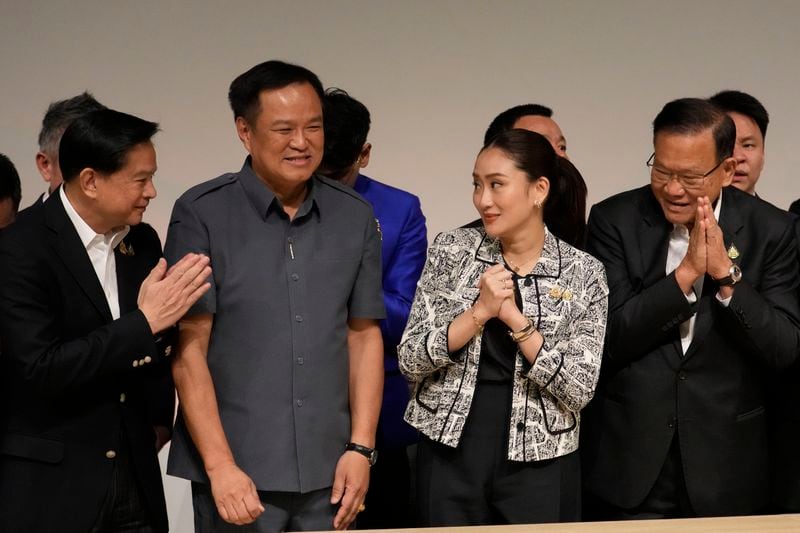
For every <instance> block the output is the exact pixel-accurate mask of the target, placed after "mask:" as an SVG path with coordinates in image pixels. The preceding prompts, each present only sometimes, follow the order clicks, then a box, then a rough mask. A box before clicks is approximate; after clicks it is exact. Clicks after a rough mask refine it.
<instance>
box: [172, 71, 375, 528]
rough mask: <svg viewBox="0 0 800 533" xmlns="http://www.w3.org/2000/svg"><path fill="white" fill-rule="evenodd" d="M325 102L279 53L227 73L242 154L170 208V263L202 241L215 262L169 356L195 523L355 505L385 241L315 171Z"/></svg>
mask: <svg viewBox="0 0 800 533" xmlns="http://www.w3.org/2000/svg"><path fill="white" fill-rule="evenodd" d="M322 95H323V90H322V85H321V83H320V81H319V79H318V78H317V77H316V76H315V75H314V74H313V73H312V72H310V71H308V70H307V69H305V68H303V67H300V66H296V65H290V64H286V63H282V62H280V61H267V62H265V63H262V64H259V65H256V66H255V67H253V68H252V69H250V70H249V71H247V72H245V73H244V74H242V75H240V76H239V77H238V78H236V79H235V80H234V81H233V83H232V84H231V88H230V93H229V99H230V103H231V107H232V108H233V112H234V117H235V120H236V128H237V131H238V134H239V138H240V139H241V141H242V143H243V144H244V147H245V148H246V149H247V151H248V152H249V154H250V155H249V157H248V158H247V160H246V161H245V163H244V166H243V167H242V169H241V170H240V171H239V172H237V173H231V174H225V175H222V176H220V177H218V178H216V179H213V180H211V181H208V182H206V183H203V184H200V185H198V186H196V187H193V188H192V189H190V190H189V191H187V192H186V193H185V194H184V195H183V196H182V197H181V198H180V199H178V201H177V202H176V204H175V208H174V211H173V214H172V220H171V222H170V228H169V233H168V236H167V244H166V249H165V252H166V255H167V258H168V259H169V260H172V259H173V258H177V257H180V256H182V255H183V254H185V253H186V251H188V250H194V251H200V250H203V251H204V253H206V254H207V255H208V256H209V257H210V258H211V263H212V265H213V267H214V271H215V275H214V278H213V280H212V281H211V290H209V291H208V293H207V294H206V296H205V297H204V298H203V299H202V300H201V301H200V302H198V304H197V305H196V306H195V307H194V308H193V309H192V310H191V311H190V312H189V313H188V314H187V316H186V318H185V319H184V320H182V321H181V333H180V346H181V349H180V350H179V353H178V354H177V355H176V358H175V362H174V365H173V376H174V378H175V385H176V387H177V389H178V395H179V398H180V401H181V409H180V414H179V418H178V421H177V425H176V428H175V436H174V440H173V445H172V449H171V453H170V460H169V468H168V472H169V473H170V474H173V475H176V476H180V477H183V478H186V479H190V480H192V481H193V484H192V491H193V501H194V507H195V529H196V530H197V531H228V530H231V531H239V528H237V527H234V525H242V524H250V523H252V524H253V525H252V526H251V527H252V528H254V529H248V531H251V530H252V531H259V532H260V531H277V530H319V529H331V528H334V527H335V528H337V529H344V528H346V527H347V526H349V524H350V523H351V522H352V521H353V519H354V518H355V516H356V514H357V513H358V511H359V510H360V508H362V507H363V506H362V504H363V501H364V496H365V494H366V490H367V486H368V483H369V467H370V465H371V464H372V463H373V462H374V455H373V454H372V453H371V452H372V448H374V442H375V428H376V425H377V419H378V413H379V410H380V403H381V393H382V386H383V347H382V342H381V332H380V328H379V325H378V320H380V319H381V318H383V317H384V307H383V299H382V294H381V266H380V256H381V249H380V236H379V233H378V227H377V224H376V222H375V218H374V215H373V213H372V208H371V207H370V206H369V204H368V203H367V202H366V201H364V200H363V199H362V198H361V197H360V196H358V195H357V194H356V193H354V192H352V191H351V190H350V189H349V188H347V187H344V186H342V185H340V184H338V183H336V182H333V181H330V180H327V179H325V178H320V177H317V176H315V175H313V172H314V171H315V169H316V168H317V166H318V165H319V162H320V159H321V158H322V151H323V144H324V143H323V129H322V126H323V123H322V106H321V98H322ZM231 524H233V525H231Z"/></svg>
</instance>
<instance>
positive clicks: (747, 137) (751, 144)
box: [728, 112, 764, 194]
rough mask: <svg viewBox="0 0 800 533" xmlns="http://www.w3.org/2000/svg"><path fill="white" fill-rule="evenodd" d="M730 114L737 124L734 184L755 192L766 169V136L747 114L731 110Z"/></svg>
mask: <svg viewBox="0 0 800 533" xmlns="http://www.w3.org/2000/svg"><path fill="white" fill-rule="evenodd" d="M728 116H730V117H731V119H733V123H734V124H736V145H735V146H734V148H733V157H734V159H736V173H735V174H734V176H733V186H734V187H736V188H739V189H741V190H743V191H745V192H747V193H750V194H755V192H756V183H757V182H758V178H759V177H761V171H762V170H763V169H764V136H763V135H761V130H760V129H759V128H758V124H756V121H755V120H753V119H752V118H750V117H748V116H747V115H742V114H741V113H736V112H730V113H728Z"/></svg>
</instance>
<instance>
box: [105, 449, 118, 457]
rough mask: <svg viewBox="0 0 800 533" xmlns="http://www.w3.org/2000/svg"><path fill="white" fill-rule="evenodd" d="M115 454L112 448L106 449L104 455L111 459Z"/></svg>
mask: <svg viewBox="0 0 800 533" xmlns="http://www.w3.org/2000/svg"><path fill="white" fill-rule="evenodd" d="M116 456H117V452H115V451H114V450H108V451H107V452H106V457H108V458H109V459H113V458H114V457H116Z"/></svg>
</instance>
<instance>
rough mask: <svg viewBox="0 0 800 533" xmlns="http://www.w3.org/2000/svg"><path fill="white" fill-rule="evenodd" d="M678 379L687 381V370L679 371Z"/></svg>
mask: <svg viewBox="0 0 800 533" xmlns="http://www.w3.org/2000/svg"><path fill="white" fill-rule="evenodd" d="M678 379H680V380H681V381H686V372H684V371H683V370H681V371H680V372H678Z"/></svg>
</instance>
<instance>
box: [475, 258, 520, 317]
mask: <svg viewBox="0 0 800 533" xmlns="http://www.w3.org/2000/svg"><path fill="white" fill-rule="evenodd" d="M478 289H480V291H481V292H480V295H479V296H478V300H477V301H476V302H475V306H476V307H477V308H479V309H480V312H481V315H482V316H481V317H480V318H481V319H482V321H483V322H486V320H489V319H490V318H494V317H496V316H497V315H498V313H499V312H500V306H501V305H502V304H503V302H504V301H505V300H508V299H509V298H511V299H513V298H514V282H513V281H512V275H511V272H510V271H509V270H507V269H506V268H505V267H504V266H503V265H501V264H497V265H493V266H491V267H490V268H488V269H487V270H486V272H484V273H483V275H482V276H481V279H480V281H479V282H478Z"/></svg>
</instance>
